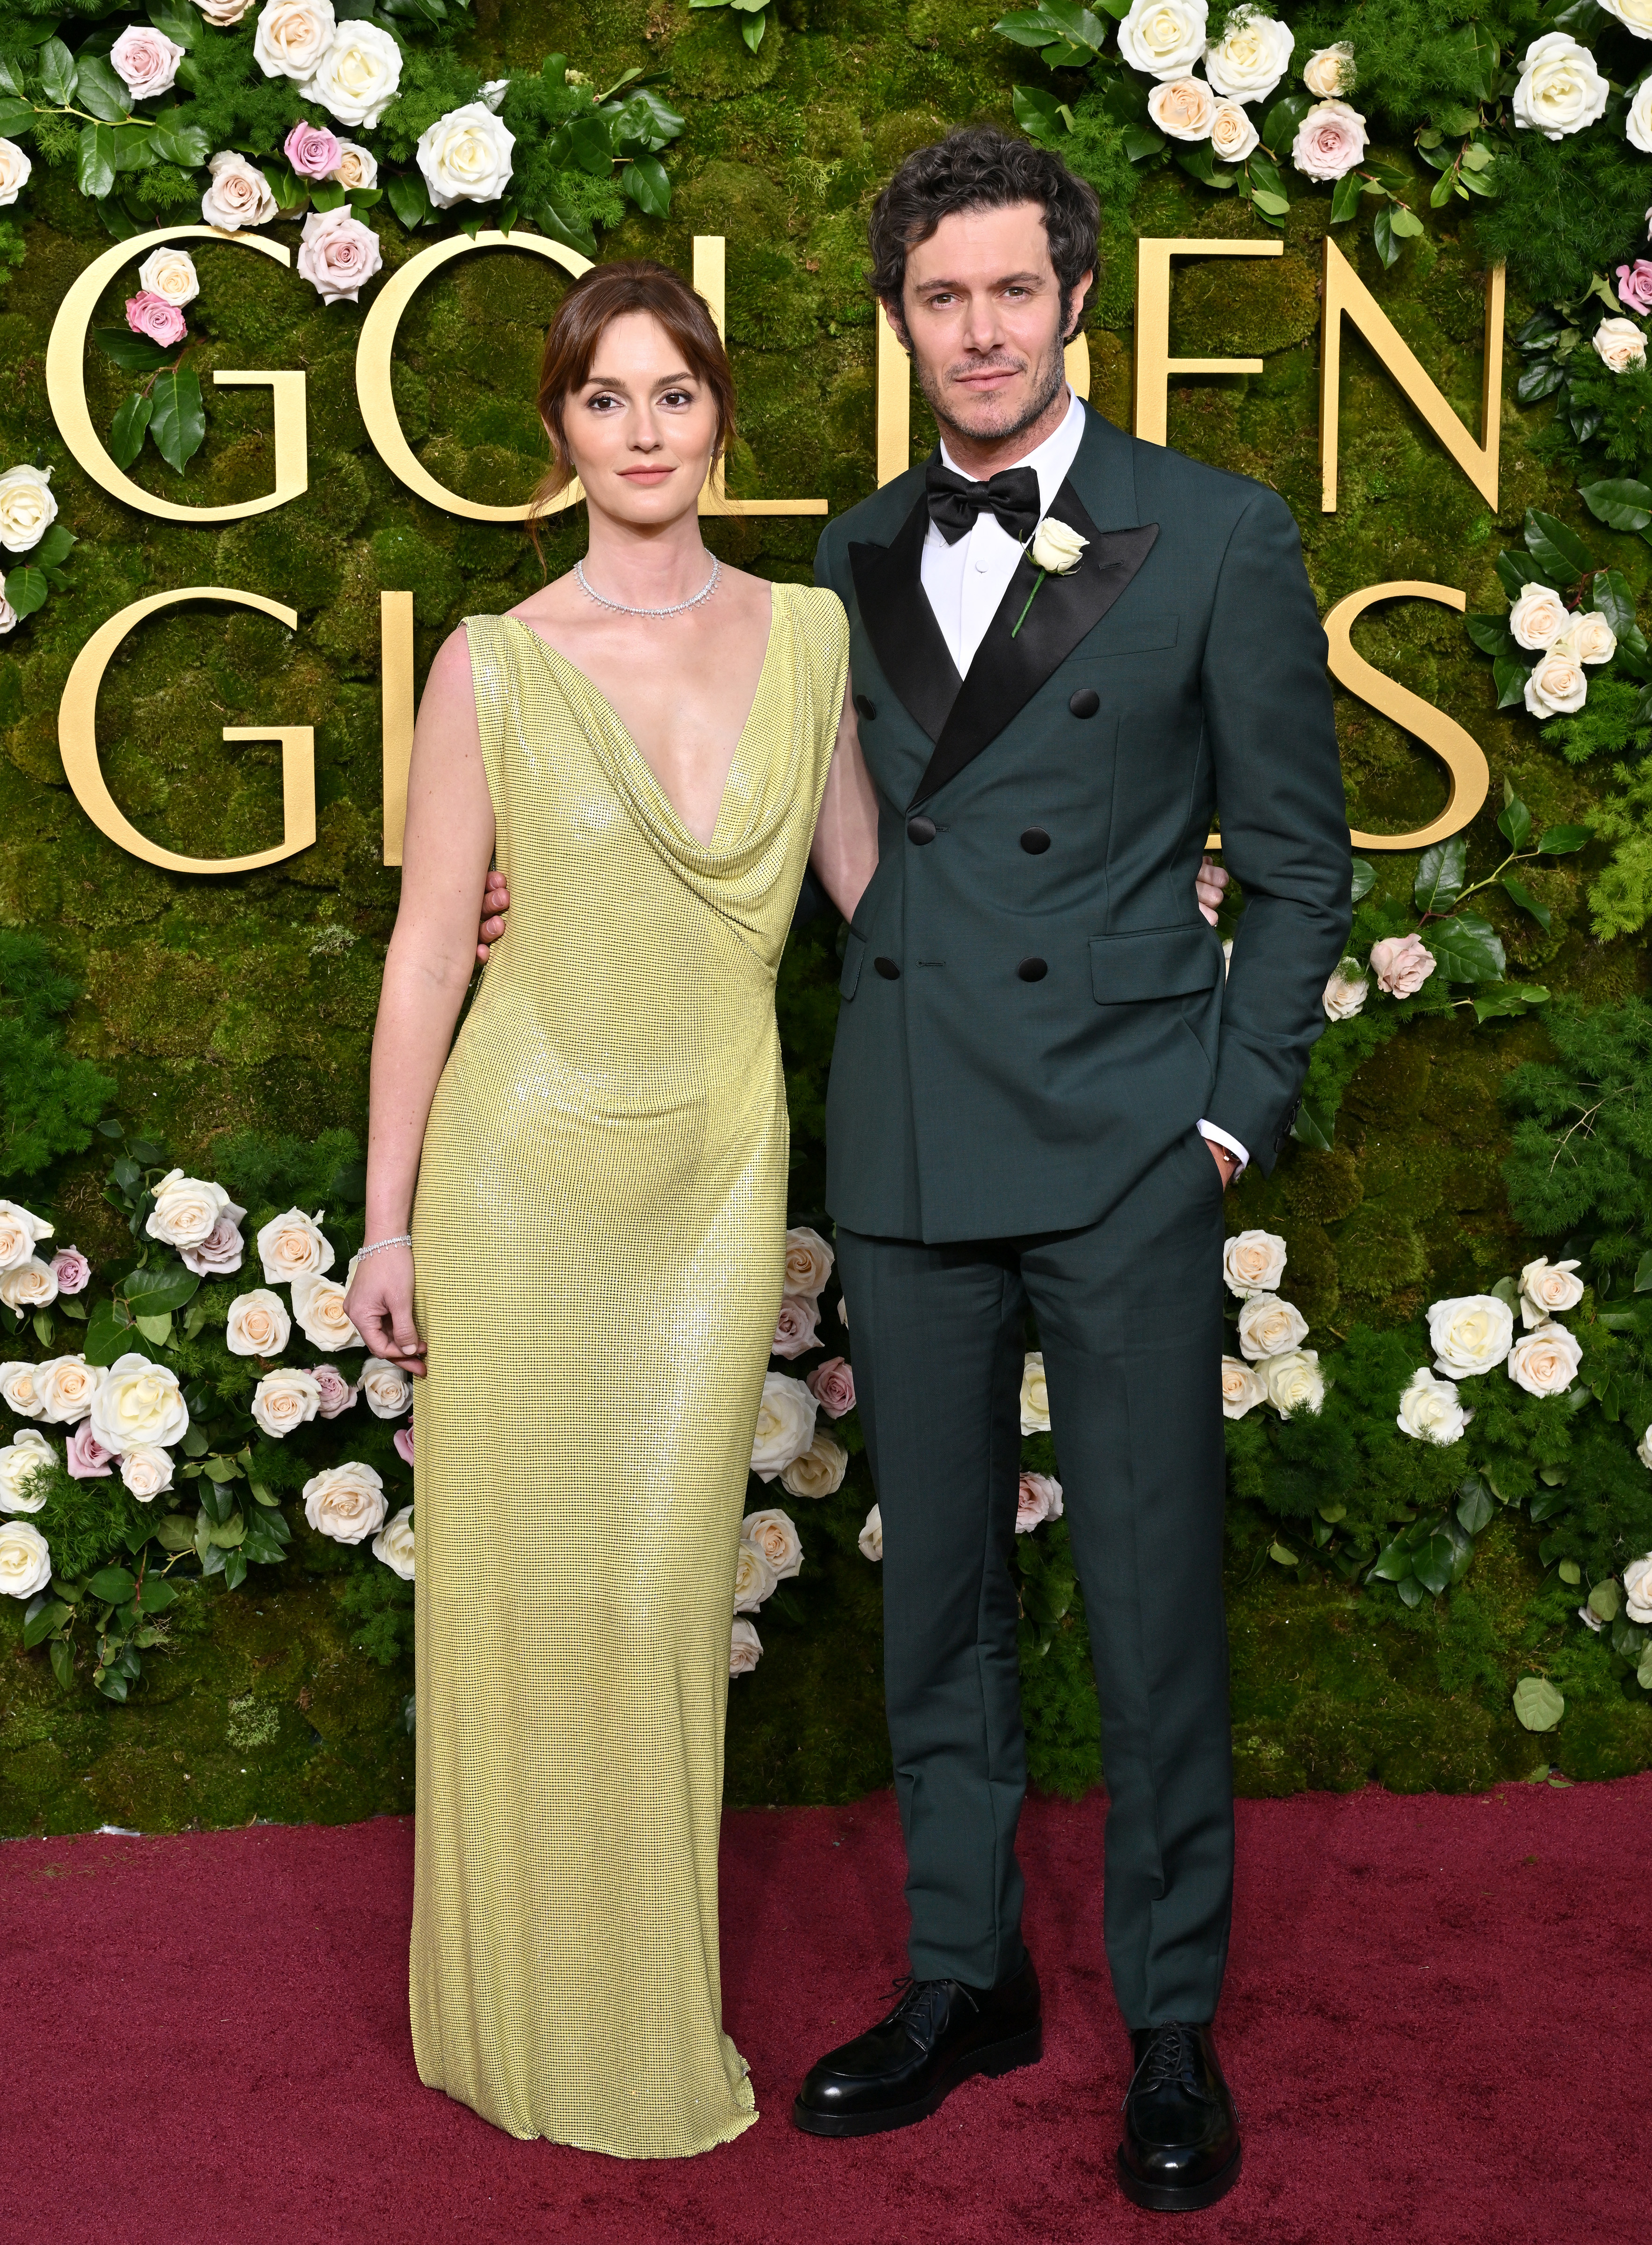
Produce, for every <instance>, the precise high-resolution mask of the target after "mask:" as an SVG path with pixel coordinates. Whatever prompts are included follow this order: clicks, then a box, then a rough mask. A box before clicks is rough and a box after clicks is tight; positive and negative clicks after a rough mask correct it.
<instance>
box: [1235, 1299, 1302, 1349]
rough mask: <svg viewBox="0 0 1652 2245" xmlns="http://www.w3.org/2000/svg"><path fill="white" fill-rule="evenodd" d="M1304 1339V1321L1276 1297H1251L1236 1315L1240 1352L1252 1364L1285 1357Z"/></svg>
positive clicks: (1292, 1304) (1291, 1305) (1293, 1309)
mask: <svg viewBox="0 0 1652 2245" xmlns="http://www.w3.org/2000/svg"><path fill="white" fill-rule="evenodd" d="M1307 1338H1308V1320H1307V1319H1306V1318H1305V1317H1303V1313H1302V1312H1301V1311H1300V1310H1299V1309H1298V1308H1297V1306H1296V1304H1295V1303H1294V1302H1282V1301H1281V1300H1280V1299H1279V1297H1278V1295H1277V1294H1252V1295H1251V1296H1250V1297H1249V1299H1248V1300H1247V1301H1246V1303H1245V1306H1244V1307H1243V1308H1242V1310H1241V1311H1240V1312H1239V1348H1240V1353H1242V1355H1243V1356H1245V1357H1246V1358H1247V1359H1248V1360H1249V1361H1250V1362H1251V1363H1252V1364H1255V1363H1256V1360H1257V1359H1258V1358H1260V1357H1264V1356H1286V1355H1289V1354H1290V1351H1291V1350H1292V1349H1295V1348H1299V1347H1300V1346H1302V1344H1303V1341H1304V1340H1306V1339H1307Z"/></svg>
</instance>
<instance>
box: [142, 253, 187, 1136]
mask: <svg viewBox="0 0 1652 2245" xmlns="http://www.w3.org/2000/svg"><path fill="white" fill-rule="evenodd" d="M138 286H139V288H146V289H147V290H148V292H149V294H150V295H152V296H159V297H160V298H161V300H162V301H163V302H166V303H168V304H175V305H176V306H177V308H178V309H179V311H182V309H183V308H184V306H185V305H186V304H193V302H194V301H195V299H196V297H197V296H199V295H200V275H198V274H197V272H196V270H195V261H194V259H193V257H192V256H191V255H190V254H189V252H188V251H187V250H186V249H169V248H167V247H166V245H165V243H163V244H162V245H161V247H160V248H159V249H152V250H151V251H150V253H149V254H148V256H147V257H146V258H145V260H144V261H143V263H142V264H141V265H140V266H139V268H138ZM176 1174H177V1172H176V1171H175V1170H174V1172H173V1175H174V1176H175V1175H176Z"/></svg>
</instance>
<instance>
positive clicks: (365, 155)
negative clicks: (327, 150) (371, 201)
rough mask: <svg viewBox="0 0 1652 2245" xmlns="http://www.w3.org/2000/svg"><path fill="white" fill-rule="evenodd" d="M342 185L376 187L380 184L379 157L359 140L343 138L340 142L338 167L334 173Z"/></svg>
mask: <svg viewBox="0 0 1652 2245" xmlns="http://www.w3.org/2000/svg"><path fill="white" fill-rule="evenodd" d="M333 177H334V179H335V180H337V182H338V184H339V186H340V187H377V185H378V158H377V157H376V155H375V154H374V153H373V152H372V150H371V149H370V148H363V147H362V146H361V144H360V142H359V141H355V140H341V141H340V142H339V144H338V168H337V169H336V171H335V173H333Z"/></svg>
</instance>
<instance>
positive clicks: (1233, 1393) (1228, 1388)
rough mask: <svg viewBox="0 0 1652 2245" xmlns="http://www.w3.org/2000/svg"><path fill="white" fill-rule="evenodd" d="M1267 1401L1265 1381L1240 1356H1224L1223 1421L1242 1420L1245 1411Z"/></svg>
mask: <svg viewBox="0 0 1652 2245" xmlns="http://www.w3.org/2000/svg"><path fill="white" fill-rule="evenodd" d="M1267 1400H1268V1387H1267V1383H1266V1381H1265V1380H1263V1377H1262V1374H1261V1373H1259V1372H1253V1371H1252V1370H1251V1368H1250V1367H1249V1365H1248V1364H1247V1363H1246V1362H1245V1360H1244V1359H1243V1358H1242V1356H1224V1357H1223V1358H1222V1417H1223V1418H1224V1419H1242V1418H1243V1417H1244V1415H1245V1413H1246V1412H1247V1411H1251V1410H1254V1409H1255V1408H1256V1405H1257V1404H1258V1403H1265V1402H1266V1401H1267Z"/></svg>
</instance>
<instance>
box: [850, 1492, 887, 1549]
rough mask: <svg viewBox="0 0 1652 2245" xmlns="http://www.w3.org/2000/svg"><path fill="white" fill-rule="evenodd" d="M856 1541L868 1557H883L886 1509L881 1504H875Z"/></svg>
mask: <svg viewBox="0 0 1652 2245" xmlns="http://www.w3.org/2000/svg"><path fill="white" fill-rule="evenodd" d="M855 1541H856V1543H858V1544H859V1546H860V1548H861V1550H862V1552H863V1554H864V1556H865V1557H867V1558H869V1559H881V1558H882V1557H883V1556H884V1511H883V1507H882V1506H881V1505H877V1504H875V1505H874V1506H873V1507H872V1509H871V1510H870V1512H869V1513H868V1514H867V1516H866V1525H865V1527H864V1528H863V1529H861V1532H860V1534H859V1535H858V1536H856V1538H855Z"/></svg>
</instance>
